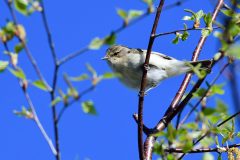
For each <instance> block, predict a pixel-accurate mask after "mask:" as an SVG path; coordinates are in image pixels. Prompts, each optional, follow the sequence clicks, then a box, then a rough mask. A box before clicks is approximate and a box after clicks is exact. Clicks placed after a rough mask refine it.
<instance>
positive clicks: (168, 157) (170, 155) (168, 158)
mask: <svg viewBox="0 0 240 160" xmlns="http://www.w3.org/2000/svg"><path fill="white" fill-rule="evenodd" d="M167 160H175V157H174V156H173V155H172V154H168V155H167Z"/></svg>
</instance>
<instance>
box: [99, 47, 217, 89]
mask: <svg viewBox="0 0 240 160" xmlns="http://www.w3.org/2000/svg"><path fill="white" fill-rule="evenodd" d="M146 53H147V51H146V50H142V49H134V48H128V47H126V46H122V45H114V46H111V47H110V48H109V49H108V50H107V53H106V56H105V57H104V58H103V59H104V60H107V62H108V64H109V66H110V67H111V68H112V70H113V71H114V72H116V73H118V75H120V76H119V79H120V81H121V82H123V83H124V84H125V85H126V86H128V87H130V88H134V89H139V88H140V85H141V79H142V73H143V65H144V62H145V58H146ZM189 64H191V65H192V66H196V65H198V64H201V69H209V67H210V66H211V64H212V61H211V60H203V61H197V62H192V61H180V60H177V59H175V58H173V57H170V56H167V55H164V54H161V53H158V52H151V56H150V60H149V69H148V71H147V84H146V89H151V88H154V87H156V86H157V85H158V84H159V83H160V82H161V81H162V80H164V79H166V78H169V77H173V76H176V75H180V74H183V73H187V72H191V71H192V67H191V66H190V65H189Z"/></svg>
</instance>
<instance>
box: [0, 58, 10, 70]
mask: <svg viewBox="0 0 240 160" xmlns="http://www.w3.org/2000/svg"><path fill="white" fill-rule="evenodd" d="M8 64H9V62H8V61H0V72H3V71H4V70H5V69H6V68H7V66H8Z"/></svg>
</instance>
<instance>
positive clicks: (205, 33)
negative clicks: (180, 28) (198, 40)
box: [201, 29, 211, 37]
mask: <svg viewBox="0 0 240 160" xmlns="http://www.w3.org/2000/svg"><path fill="white" fill-rule="evenodd" d="M201 33H202V36H204V37H207V36H209V35H210V34H211V30H210V29H202V31H201Z"/></svg>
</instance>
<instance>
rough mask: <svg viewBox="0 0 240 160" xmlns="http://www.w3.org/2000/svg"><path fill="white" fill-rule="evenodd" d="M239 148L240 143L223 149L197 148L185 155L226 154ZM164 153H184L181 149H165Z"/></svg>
mask: <svg viewBox="0 0 240 160" xmlns="http://www.w3.org/2000/svg"><path fill="white" fill-rule="evenodd" d="M239 146H240V143H238V144H233V145H228V146H223V147H216V148H198V149H192V150H191V151H188V152H187V153H204V152H218V153H221V152H227V151H228V149H229V148H233V147H239ZM164 151H165V152H169V153H184V150H183V149H181V148H167V149H164Z"/></svg>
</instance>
